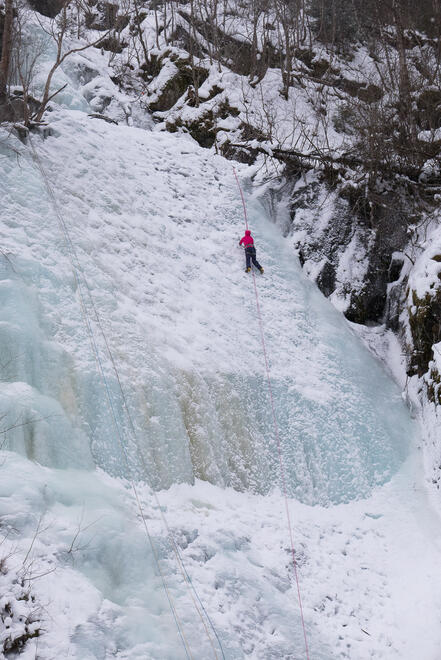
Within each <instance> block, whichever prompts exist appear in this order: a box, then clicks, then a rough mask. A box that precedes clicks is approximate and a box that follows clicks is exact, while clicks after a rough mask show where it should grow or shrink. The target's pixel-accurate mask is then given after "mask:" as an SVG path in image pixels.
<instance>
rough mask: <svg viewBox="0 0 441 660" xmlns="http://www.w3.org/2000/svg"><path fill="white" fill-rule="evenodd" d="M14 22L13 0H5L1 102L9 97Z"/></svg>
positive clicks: (0, 86) (0, 70)
mask: <svg viewBox="0 0 441 660" xmlns="http://www.w3.org/2000/svg"><path fill="white" fill-rule="evenodd" d="M13 23H14V4H13V0H5V19H4V25H3V39H2V57H1V60H0V104H4V103H5V102H6V101H7V98H8V81H9V67H10V62H11V53H12V31H13Z"/></svg>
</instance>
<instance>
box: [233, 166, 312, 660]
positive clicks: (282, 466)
mask: <svg viewBox="0 0 441 660" xmlns="http://www.w3.org/2000/svg"><path fill="white" fill-rule="evenodd" d="M233 172H234V176H235V178H236V182H237V185H238V188H239V192H240V197H241V199H242V205H243V212H244V218H245V226H246V228H247V229H248V214H247V207H246V204H245V197H244V194H243V191H242V186H241V185H240V181H239V177H238V176H237V172H236V169H235V168H234V167H233ZM252 275H253V285H254V294H255V297H256V308H257V317H258V320H259V330H260V341H261V344H262V352H263V357H264V362H265V372H266V379H267V383H268V392H269V398H270V403H271V416H272V420H273V426H274V435H275V438H276V442H277V452H278V457H279V466H280V476H281V481H282V490H283V496H284V499H285V510H286V519H287V523H288V530H289V539H290V543H291V555H292V564H293V568H294V575H295V581H296V586H297V599H298V602H299V609H300V618H301V621H302V629H303V639H304V643H305V655H306V660H309V647H308V638H307V635H306V625H305V617H304V614H303V603H302V595H301V591H300V580H299V574H298V569H297V560H296V556H295V550H294V535H293V531H292V524H291V516H290V513H289V505H288V491H287V488H286V476H285V464H284V461H283V452H282V445H281V442H280V434H279V425H278V422H277V415H276V408H275V405H274V396H273V388H272V385H271V376H270V366H269V359H268V351H267V348H266V343H265V334H264V330H263V320H262V311H261V308H260V301H259V294H258V291H257V284H256V275H255V273H254V270H253V271H252Z"/></svg>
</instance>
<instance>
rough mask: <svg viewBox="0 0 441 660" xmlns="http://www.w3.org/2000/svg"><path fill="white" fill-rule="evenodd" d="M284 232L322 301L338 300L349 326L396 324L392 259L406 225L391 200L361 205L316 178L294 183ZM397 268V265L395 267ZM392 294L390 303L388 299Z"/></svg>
mask: <svg viewBox="0 0 441 660" xmlns="http://www.w3.org/2000/svg"><path fill="white" fill-rule="evenodd" d="M290 221H291V225H290V227H289V228H288V230H287V233H290V234H292V235H293V236H294V237H295V239H296V240H295V246H296V248H297V251H298V254H299V257H301V260H302V262H303V265H304V268H305V270H306V272H307V274H308V275H309V276H310V277H311V278H312V279H314V280H315V282H316V283H317V285H318V287H319V288H320V290H321V291H322V292H323V294H324V295H325V296H328V297H329V296H332V297H333V299H334V301H337V300H338V301H339V303H338V306H339V308H340V309H342V311H343V312H344V314H345V316H346V317H347V318H348V319H349V320H350V321H353V322H355V323H363V324H366V323H380V322H383V321H384V322H386V324H388V326H389V327H391V328H392V327H396V326H397V323H398V316H397V315H398V314H399V312H398V309H397V303H398V300H401V297H402V283H401V282H400V283H399V286H398V285H396V286H395V287H393V286H390V285H391V284H392V283H393V282H396V281H397V280H399V278H400V272H401V267H402V265H403V260H402V259H401V260H400V258H398V257H395V256H394V255H395V253H397V252H401V251H402V250H403V249H404V247H405V245H406V242H407V239H408V236H407V221H406V219H405V218H404V217H403V216H402V213H401V210H400V208H399V205H397V204H396V200H395V205H394V199H393V197H392V196H389V197H388V196H384V198H383V199H382V202H381V204H378V205H376V206H369V207H366V205H364V204H363V200H362V197H361V195H360V196H359V195H354V194H353V193H351V194H348V191H347V190H345V189H344V187H341V186H340V187H338V186H333V185H331V184H329V183H328V182H327V181H326V180H324V179H323V178H322V177H315V176H314V177H312V178H311V179H310V180H309V181H308V178H307V179H306V183H304V182H302V181H301V180H298V179H296V180H295V183H294V185H293V190H292V192H291V194H290ZM400 264H401V266H400ZM393 289H395V291H394V294H393V297H394V302H392V301H391V300H389V298H390V295H391V291H392V290H393Z"/></svg>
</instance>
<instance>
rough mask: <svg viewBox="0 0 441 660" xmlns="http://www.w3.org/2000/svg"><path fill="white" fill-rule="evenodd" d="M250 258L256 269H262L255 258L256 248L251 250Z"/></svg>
mask: <svg viewBox="0 0 441 660" xmlns="http://www.w3.org/2000/svg"><path fill="white" fill-rule="evenodd" d="M252 259H253V264H254V265H255V266H256V268H257V269H258V270H262V266H261V265H260V264H259V262H258V261H257V259H256V248H254V250H253V254H252Z"/></svg>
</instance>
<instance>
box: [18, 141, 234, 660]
mask: <svg viewBox="0 0 441 660" xmlns="http://www.w3.org/2000/svg"><path fill="white" fill-rule="evenodd" d="M29 143H30V146H31V151H32V156H33V160H34V162H35V164H36V165H37V168H38V169H39V171H40V174H41V177H42V179H43V182H44V185H45V187H46V190H47V193H48V196H49V200H50V202H51V205H52V207H53V210H54V213H55V216H56V218H57V220H58V223H59V226H60V229H61V231H62V234H63V236H64V240H65V243H66V247H67V251H68V253H69V259H70V262H71V266H72V270H73V274H74V278H75V283H76V285H77V290H78V293H79V298H80V307H81V312H82V315H83V318H84V322H85V325H86V329H87V334H88V336H89V341H90V343H91V347H92V352H93V354H94V357H95V360H96V363H97V367H98V371H99V374H100V376H101V378H102V381H103V384H104V388H105V391H106V396H107V399H108V403H109V408H110V412H111V416H112V421H113V424H114V427H115V430H116V434H117V437H118V440H119V444H120V446H121V449H122V452H123V456H124V462H125V464H126V468H127V474H128V475H129V483H130V486H131V488H132V491H133V494H134V497H135V501H136V504H137V508H138V510H139V514H140V517H141V520H142V524H143V527H144V530H145V533H146V536H147V538H148V541H149V545H150V548H151V550H152V554H153V557H154V561H155V565H156V567H157V570H158V574H159V575H160V577H161V582H162V586H163V589H164V592H165V594H166V596H167V600H168V603H169V606H170V610H171V612H172V614H173V619H174V621H175V624H176V627H177V630H178V633H179V637H180V640H181V642H182V645H183V647H184V650H185V654H186V656H187V658H189V659H190V660H192V659H193V655H192V653H191V649H190V645H189V643H188V640H187V639H186V636H185V632H184V629H183V625H182V621H181V620H180V618H179V614H178V612H177V609H176V604H175V602H174V599H173V596H172V594H171V592H170V588H169V586H168V584H167V581H166V579H165V575H164V572H163V571H162V569H161V566H160V563H159V555H158V552H157V549H156V547H155V544H154V542H153V538H152V536H151V533H150V530H149V528H148V525H147V518H146V515H145V512H144V509H143V506H142V503H141V500H140V497H139V493H138V489H137V487H136V485H135V481H134V479H133V477H132V470H131V468H130V463H129V459H128V455H127V450H126V447H125V444H124V438H123V434H122V431H121V428H120V424H119V423H118V419H117V415H116V412H115V407H114V404H113V400H112V396H111V393H110V388H109V384H108V382H107V377H106V375H105V371H104V366H103V362H102V359H101V356H100V352H99V349H98V345H97V341H96V337H95V333H94V330H93V326H92V323H91V318H90V314H89V312H88V309H87V305H86V299H85V293H84V289H85V290H86V292H87V296H88V299H89V304H90V306H91V308H92V309H93V312H94V316H95V322H96V324H97V325H98V328H99V330H100V333H101V336H102V338H103V340H104V343H105V346H106V350H107V353H108V355H109V359H110V361H111V364H112V368H113V371H114V373H115V376H116V379H117V382H118V387H119V390H120V392H121V396H122V400H123V407H124V410H125V411H126V415H127V418H128V421H129V426H130V429H131V432H132V435H133V439H134V440H135V443H136V446H137V447H138V438H137V434H136V429H135V425H134V423H133V418H132V415H131V413H130V410H129V407H128V404H127V398H126V396H125V392H124V389H123V386H122V382H121V379H120V376H119V372H118V369H117V366H116V363H115V360H114V357H113V354H112V351H111V348H110V345H109V342H108V339H107V336H106V334H105V332H104V329H103V327H102V324H101V320H100V318H99V315H98V311H97V309H96V306H95V301H94V299H93V296H92V291H91V288H90V286H89V283H88V281H87V278H86V276H85V273H84V270H83V269H82V267H81V264H80V261H79V259H78V255H77V252H76V250H75V246H74V244H73V242H72V239H71V236H70V233H69V230H68V228H67V225H66V223H65V220H64V218H63V215H62V213H61V211H60V208H59V205H58V202H57V199H56V196H55V193H54V190H53V188H52V186H51V183H50V180H49V177H48V175H47V173H46V171H45V169H44V166H43V163H42V162H41V159H40V157H39V155H38V152H37V150H36V148H35V145H34V143H33V140H32V138H31V136H30V135H29ZM139 455H140V456H141V461H142V463H143V466H144V468H145V470H146V474H149V470H148V468H147V465H146V463H145V460H144V457H143V456H142V453H141V452H139ZM151 490H152V493H153V496H154V499H155V502H156V505H157V508H158V510H159V512H160V515H161V519H162V521H163V524H164V526H165V529H166V531H167V536H168V538H169V540H170V543H171V545H172V548H173V552H174V554H175V557H176V561H177V564H178V567H179V570H180V572H181V574H182V577H183V579H184V582H185V584H186V587H187V589H189V592H190V596H191V600H192V602H193V606H194V607H195V610H196V612H197V614H198V616H199V618H200V620H201V622H202V624H203V627H204V630H205V634H206V635H207V638H208V641H209V643H210V646H211V648H212V651H213V655H214V657H215V658H216V660H218V657H219V656H218V653H217V651H216V648H215V645H214V642H213V639H212V638H211V635H210V633H209V631H208V626H209V627H210V628H211V630H212V631H213V633H214V636H215V637H216V640H217V642H218V645H219V650H220V653H221V655H222V658H223V659H224V660H225V654H224V651H223V648H222V644H221V641H220V639H219V636H218V633H217V631H216V629H215V627H214V625H213V623H212V621H211V619H210V616H209V615H208V613H207V611H206V609H205V607H204V605H203V603H202V601H201V599H200V597H199V595H198V593H197V590H196V588H195V586H194V584H193V582H192V580H191V578H190V576H189V574H188V572H187V569H186V567H185V565H184V562H183V559H182V556H181V554H180V551H179V548H178V547H177V544H176V541H175V539H174V537H173V534H172V532H171V530H170V527H169V525H168V522H167V520H166V518H165V514H164V511H163V508H162V506H161V505H160V502H159V499H158V496H157V494H156V492H155V491H154V490H153V489H151ZM195 598H196V599H197V601H198V602H199V605H200V608H201V609H199V607H198V605H197V603H196V600H195ZM207 624H208V626H207Z"/></svg>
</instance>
